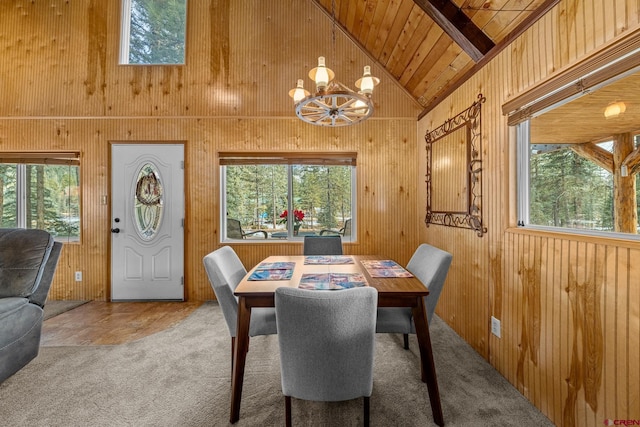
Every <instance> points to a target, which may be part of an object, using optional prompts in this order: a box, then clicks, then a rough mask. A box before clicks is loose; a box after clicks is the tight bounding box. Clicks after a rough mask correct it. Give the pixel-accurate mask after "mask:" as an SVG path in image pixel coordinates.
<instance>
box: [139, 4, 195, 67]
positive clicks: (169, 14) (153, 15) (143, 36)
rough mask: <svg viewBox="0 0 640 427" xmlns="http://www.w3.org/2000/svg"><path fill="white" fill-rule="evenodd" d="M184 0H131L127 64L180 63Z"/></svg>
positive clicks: (182, 40)
mask: <svg viewBox="0 0 640 427" xmlns="http://www.w3.org/2000/svg"><path fill="white" fill-rule="evenodd" d="M186 8H187V2H186V0H131V22H130V24H131V26H130V39H129V58H128V60H129V64H183V63H184V58H185V54H184V52H185V31H186V14H187V12H186Z"/></svg>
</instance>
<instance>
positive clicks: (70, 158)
mask: <svg viewBox="0 0 640 427" xmlns="http://www.w3.org/2000/svg"><path fill="white" fill-rule="evenodd" d="M0 163H2V164H14V165H16V227H17V228H27V223H26V221H27V165H33V166H38V165H44V166H76V167H77V168H78V176H79V180H78V217H79V223H78V239H77V240H71V238H70V235H65V236H54V240H56V241H59V242H63V243H67V244H69V243H70V244H80V243H81V242H82V236H83V233H82V224H83V223H82V210H83V209H82V189H81V185H82V173H81V165H80V152H70V151H60V152H3V153H0Z"/></svg>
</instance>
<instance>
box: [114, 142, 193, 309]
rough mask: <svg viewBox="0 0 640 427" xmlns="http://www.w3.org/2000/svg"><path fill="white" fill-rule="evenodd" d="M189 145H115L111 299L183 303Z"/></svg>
mask: <svg viewBox="0 0 640 427" xmlns="http://www.w3.org/2000/svg"><path fill="white" fill-rule="evenodd" d="M183 165H184V145H182V144H112V146H111V300H113V301H117V300H184V224H183V223H184V169H183Z"/></svg>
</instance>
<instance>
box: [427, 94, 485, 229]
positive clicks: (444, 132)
mask: <svg viewBox="0 0 640 427" xmlns="http://www.w3.org/2000/svg"><path fill="white" fill-rule="evenodd" d="M485 101H486V98H485V97H484V96H482V94H479V95H478V99H477V101H476V102H474V103H473V104H472V105H471V106H470V107H469V108H467V109H466V110H464V111H462V112H461V113H459V114H458V115H456V116H455V117H453V118H450V119H447V120H446V121H445V122H444V123H443V124H442V125H441V126H439V127H438V128H436V129H434V130H432V131H428V130H427V133H426V135H425V140H426V142H427V147H426V148H427V174H426V183H427V215H426V217H425V220H424V222H425V224H426V225H427V227H428V226H429V224H439V225H444V226H447V227H458V228H470V229H472V230H475V232H476V233H477V235H478V236H479V237H482V236H483V235H484V234H485V233H486V232H487V228H486V227H485V226H484V225H483V223H482V180H481V173H482V159H481V158H480V154H481V153H482V127H481V116H482V114H481V111H482V104H483V103H484V102H485Z"/></svg>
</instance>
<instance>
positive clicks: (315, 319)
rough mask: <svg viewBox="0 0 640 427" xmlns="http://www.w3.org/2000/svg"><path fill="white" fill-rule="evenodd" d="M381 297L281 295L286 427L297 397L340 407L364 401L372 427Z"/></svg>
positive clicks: (369, 293) (370, 293)
mask: <svg viewBox="0 0 640 427" xmlns="http://www.w3.org/2000/svg"><path fill="white" fill-rule="evenodd" d="M377 305H378V291H376V289H375V288H371V287H363V288H354V289H345V290H341V291H311V290H305V289H298V288H288V287H281V288H277V289H276V292H275V306H276V322H277V325H278V343H279V347H280V366H281V378H282V393H283V394H284V396H285V420H286V425H287V426H290V425H291V397H295V398H297V399H303V400H313V401H324V402H335V401H342V400H351V399H355V398H358V397H364V424H365V425H369V406H370V403H369V399H370V396H371V393H372V391H373V357H374V347H375V325H376V307H377Z"/></svg>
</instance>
